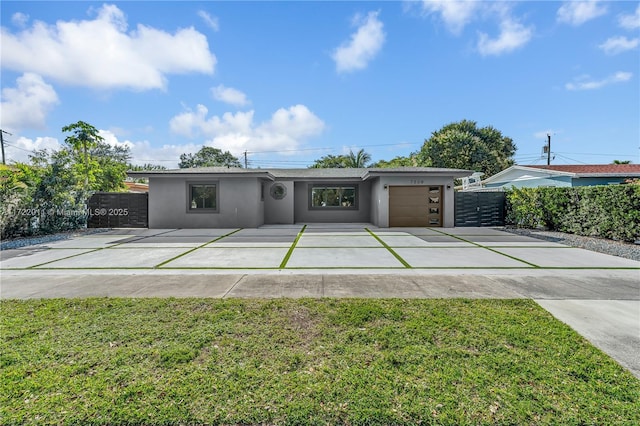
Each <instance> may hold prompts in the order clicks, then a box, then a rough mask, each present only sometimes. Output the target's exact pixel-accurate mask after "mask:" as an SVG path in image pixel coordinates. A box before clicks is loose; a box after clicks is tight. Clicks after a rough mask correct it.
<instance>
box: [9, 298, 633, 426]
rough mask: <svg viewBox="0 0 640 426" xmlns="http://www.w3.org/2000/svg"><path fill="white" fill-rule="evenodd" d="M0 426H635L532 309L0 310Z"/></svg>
mask: <svg viewBox="0 0 640 426" xmlns="http://www.w3.org/2000/svg"><path fill="white" fill-rule="evenodd" d="M0 307H1V309H2V311H1V321H2V330H1V331H2V338H1V341H0V344H1V347H0V349H1V358H0V369H1V370H0V371H1V372H2V376H1V379H2V380H1V381H0V423H2V424H5V425H10V424H83V425H84V424H101V425H118V424H127V425H129V424H153V425H157V424H161V425H170V424H175V425H186V424H214V425H223V424H224V425H251V424H283V425H284V424H287V425H325V424H331V425H335V424H349V425H392V424H398V425H414V424H419V423H421V424H447V425H464V424H474V425H476V424H518V425H527V424H531V425H540V424H562V425H565V424H568V425H571V424H599V425H604V424H606V425H611V424H640V402H639V401H640V381H639V380H637V379H636V378H634V377H633V376H632V375H631V374H630V373H628V372H627V371H626V370H624V369H622V368H621V367H620V366H619V365H618V364H616V363H615V362H614V361H612V360H611V359H610V358H608V357H607V356H606V355H605V354H603V353H602V352H600V351H599V350H597V349H595V348H594V347H593V346H591V345H590V344H589V343H588V342H587V341H586V340H584V339H583V338H582V337H580V336H579V335H577V334H576V333H575V332H573V331H572V330H571V329H570V328H569V327H567V326H566V325H564V324H562V323H560V322H559V321H556V320H555V319H554V318H553V317H552V316H551V315H550V314H548V313H547V312H546V311H544V310H543V309H541V308H540V307H539V306H538V305H537V304H535V303H534V302H533V301H530V300H506V301H505V300H500V301H498V300H473V301H471V300H463V299H454V300H359V299H339V300H336V299H322V300H309V299H303V300H289V299H277V300H268V301H264V300H234V299H231V300H211V299H207V300H204V299H145V300H141V299H85V300H42V301H2V302H1V304H0Z"/></svg>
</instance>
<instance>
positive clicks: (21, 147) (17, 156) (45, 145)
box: [5, 136, 61, 163]
mask: <svg viewBox="0 0 640 426" xmlns="http://www.w3.org/2000/svg"><path fill="white" fill-rule="evenodd" d="M60 148H61V146H60V143H59V142H58V139H56V138H52V137H48V136H45V137H37V138H36V139H35V140H34V139H29V138H25V137H23V136H20V137H18V138H16V139H15V141H12V142H11V143H10V144H6V145H5V155H6V157H7V163H11V162H16V163H27V162H29V155H32V154H33V153H34V152H35V151H39V150H41V149H48V150H50V151H56V150H58V149H60Z"/></svg>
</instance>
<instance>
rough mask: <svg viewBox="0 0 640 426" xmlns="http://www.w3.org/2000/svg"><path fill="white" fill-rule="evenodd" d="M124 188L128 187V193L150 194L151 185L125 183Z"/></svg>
mask: <svg viewBox="0 0 640 426" xmlns="http://www.w3.org/2000/svg"><path fill="white" fill-rule="evenodd" d="M124 186H126V187H127V192H134V193H138V194H143V193H145V192H149V184H147V183H138V182H125V183H124Z"/></svg>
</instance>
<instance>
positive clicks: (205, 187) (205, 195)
mask: <svg viewBox="0 0 640 426" xmlns="http://www.w3.org/2000/svg"><path fill="white" fill-rule="evenodd" d="M188 203H189V205H188V211H190V212H197V211H208V212H211V211H218V185H217V184H210V183H209V184H193V183H192V184H189V199H188Z"/></svg>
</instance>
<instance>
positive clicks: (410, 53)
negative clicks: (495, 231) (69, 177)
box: [0, 1, 640, 168]
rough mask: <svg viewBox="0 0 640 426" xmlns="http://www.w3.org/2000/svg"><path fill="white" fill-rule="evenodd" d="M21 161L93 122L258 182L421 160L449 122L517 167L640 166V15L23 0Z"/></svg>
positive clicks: (10, 74) (624, 8)
mask: <svg viewBox="0 0 640 426" xmlns="http://www.w3.org/2000/svg"><path fill="white" fill-rule="evenodd" d="M0 7H1V24H2V34H1V36H2V39H1V41H0V42H1V47H2V52H1V55H2V56H1V64H2V70H1V72H2V75H1V77H2V81H1V85H2V109H1V116H0V126H1V128H2V129H3V130H5V131H8V132H10V133H11V135H5V139H6V141H7V147H6V152H7V157H8V160H9V161H24V160H25V159H26V157H27V155H28V154H29V152H30V151H32V150H35V149H42V148H56V147H59V144H60V143H62V142H63V140H64V137H65V135H64V134H63V133H62V132H61V130H60V129H61V128H62V127H63V126H65V125H67V124H70V123H74V122H76V121H79V120H82V121H86V122H89V123H91V124H93V125H94V126H96V127H97V128H98V129H100V131H101V134H102V136H103V137H104V138H105V140H106V141H108V142H109V143H111V144H126V145H128V146H129V147H130V148H131V152H132V155H133V162H134V163H137V164H142V163H154V164H161V165H164V166H166V167H169V168H172V167H176V166H177V163H178V160H179V156H180V154H181V153H185V152H196V151H197V150H198V149H199V148H200V147H201V146H202V145H208V146H215V147H217V148H221V149H223V150H230V151H231V152H232V153H233V154H234V155H236V156H238V157H240V158H242V159H243V158H244V154H243V153H244V152H245V151H247V152H248V154H247V158H248V161H249V166H250V167H306V166H308V165H309V164H311V163H312V162H313V160H314V159H317V158H319V157H321V156H323V155H327V154H334V155H337V154H343V153H345V152H348V151H349V149H354V150H357V149H360V148H364V149H365V150H366V151H367V152H369V153H371V154H372V157H373V160H374V161H377V160H380V159H387V160H388V159H391V158H393V157H395V156H397V155H408V154H409V153H410V152H412V151H417V150H418V149H419V148H420V147H421V145H422V143H423V142H424V140H425V139H426V138H428V137H429V136H430V134H431V133H432V132H434V131H436V130H438V129H439V128H441V127H442V126H444V125H445V124H447V123H450V122H454V121H459V120H462V119H468V120H473V121H476V122H477V123H478V125H480V126H487V125H491V126H494V127H496V128H497V129H499V130H500V131H502V133H503V134H504V135H505V136H509V137H511V138H512V139H513V140H514V141H515V143H516V145H517V147H518V151H517V154H516V161H517V162H518V163H519V164H543V163H544V162H545V161H546V159H543V158H542V156H541V151H542V146H543V145H544V144H545V143H546V134H547V133H550V134H551V135H552V151H553V152H554V154H555V159H554V160H553V162H552V163H553V164H600V163H610V162H612V161H613V160H614V159H618V160H631V161H633V162H634V163H638V162H640V83H639V81H640V80H639V74H640V53H639V52H640V48H639V44H640V3H639V2H637V1H634V2H625V1H610V2H606V1H585V2H583V1H569V2H552V1H536V2H527V1H516V2H503V1H492V2H475V1H467V2H457V1H421V2H418V1H416V2H400V1H397V2H396V1H387V2H364V1H358V2H341V1H334V2H306V1H298V2H292V1H290V2H270V1H262V2H213V1H200V2H170V1H165V2H131V1H126V2H83V1H77V2H57V1H48V2H29V1H20V2H11V1H3V2H2V4H1V5H0Z"/></svg>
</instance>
